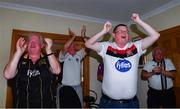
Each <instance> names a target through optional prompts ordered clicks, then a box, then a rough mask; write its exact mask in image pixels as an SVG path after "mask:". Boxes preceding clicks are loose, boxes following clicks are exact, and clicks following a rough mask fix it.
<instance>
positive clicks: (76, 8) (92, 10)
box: [0, 0, 180, 23]
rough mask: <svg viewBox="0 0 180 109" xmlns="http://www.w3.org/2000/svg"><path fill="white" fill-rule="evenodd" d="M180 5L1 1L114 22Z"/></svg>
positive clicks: (127, 0) (167, 0)
mask: <svg viewBox="0 0 180 109" xmlns="http://www.w3.org/2000/svg"><path fill="white" fill-rule="evenodd" d="M179 4H180V0H0V7H6V8H7V7H8V8H16V9H22V10H25V9H26V11H27V10H29V11H37V12H43V13H46V14H48V13H49V14H51V15H58V16H65V17H70V18H75V19H81V20H82V19H86V20H91V21H94V22H104V21H107V20H109V21H112V22H115V23H117V22H118V23H119V22H121V23H127V22H129V21H130V17H131V14H132V13H133V12H137V13H139V14H140V16H141V17H143V18H145V17H149V16H152V15H154V14H158V13H159V12H162V11H164V10H167V9H169V8H171V7H174V6H176V5H179Z"/></svg>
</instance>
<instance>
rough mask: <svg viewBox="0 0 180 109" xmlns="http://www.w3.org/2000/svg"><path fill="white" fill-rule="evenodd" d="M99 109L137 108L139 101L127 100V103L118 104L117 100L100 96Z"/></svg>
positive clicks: (136, 99)
mask: <svg viewBox="0 0 180 109" xmlns="http://www.w3.org/2000/svg"><path fill="white" fill-rule="evenodd" d="M99 105H100V108H139V100H138V98H137V97H135V98H134V99H130V100H128V102H119V101H117V100H113V99H108V98H107V97H104V96H103V95H102V97H101V99H100V103H99Z"/></svg>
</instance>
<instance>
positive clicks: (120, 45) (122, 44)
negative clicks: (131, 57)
mask: <svg viewBox="0 0 180 109" xmlns="http://www.w3.org/2000/svg"><path fill="white" fill-rule="evenodd" d="M116 44H117V46H118V47H120V48H124V47H125V45H126V44H124V43H116Z"/></svg>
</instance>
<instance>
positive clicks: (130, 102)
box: [85, 13, 160, 108]
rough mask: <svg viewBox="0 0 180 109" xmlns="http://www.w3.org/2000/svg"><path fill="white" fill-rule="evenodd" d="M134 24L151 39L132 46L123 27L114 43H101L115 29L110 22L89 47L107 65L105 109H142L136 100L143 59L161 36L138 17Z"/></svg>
mask: <svg viewBox="0 0 180 109" xmlns="http://www.w3.org/2000/svg"><path fill="white" fill-rule="evenodd" d="M132 20H133V21H134V22H136V23H138V24H139V25H140V26H142V27H143V28H144V29H145V30H146V31H147V33H148V35H149V36H148V37H146V38H144V39H142V40H140V41H136V42H130V36H129V34H128V28H127V26H126V25H124V24H119V25H117V26H116V27H115V28H114V30H113V33H112V35H113V37H114V42H97V40H98V39H99V38H100V37H102V36H104V35H105V34H106V33H108V32H109V31H110V29H111V27H112V25H111V23H110V22H106V23H105V24H104V28H103V30H102V31H101V32H99V33H97V34H96V35H95V36H93V37H92V38H90V39H89V40H87V41H86V43H85V45H86V47H87V48H90V49H92V50H94V51H96V52H97V53H98V54H99V55H100V56H101V57H102V58H103V62H104V77H103V82H102V97H101V100H100V107H101V108H104V107H107V108H113V107H115V108H130V107H131V108H138V107H139V102H138V99H137V97H136V92H137V79H138V74H137V73H138V63H139V58H140V56H141V55H142V54H143V53H144V52H143V51H144V50H145V49H146V48H148V47H149V46H151V45H152V44H153V43H154V42H155V41H156V40H157V39H158V38H159V36H160V35H159V33H157V32H156V31H155V30H154V29H153V28H152V27H151V26H149V25H148V24H146V23H145V22H143V21H142V20H141V19H140V18H139V15H138V14H136V13H134V14H132Z"/></svg>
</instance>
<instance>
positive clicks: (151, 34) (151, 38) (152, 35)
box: [131, 13, 160, 50]
mask: <svg viewBox="0 0 180 109" xmlns="http://www.w3.org/2000/svg"><path fill="white" fill-rule="evenodd" d="M131 19H132V20H133V21H134V22H136V23H138V24H139V25H140V26H141V27H142V28H143V29H144V30H145V31H147V33H148V37H146V38H144V39H143V40H142V50H145V49H146V48H148V47H149V46H151V45H152V44H153V43H154V42H155V41H156V40H157V39H158V38H159V36H160V34H159V33H158V32H157V31H156V30H154V29H153V28H152V27H151V26H150V25H148V24H147V23H145V22H144V21H142V20H141V19H140V17H139V15H138V14H136V13H133V14H132V17H131Z"/></svg>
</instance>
